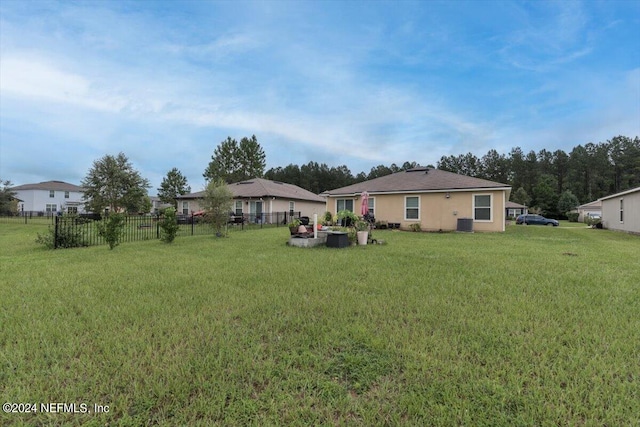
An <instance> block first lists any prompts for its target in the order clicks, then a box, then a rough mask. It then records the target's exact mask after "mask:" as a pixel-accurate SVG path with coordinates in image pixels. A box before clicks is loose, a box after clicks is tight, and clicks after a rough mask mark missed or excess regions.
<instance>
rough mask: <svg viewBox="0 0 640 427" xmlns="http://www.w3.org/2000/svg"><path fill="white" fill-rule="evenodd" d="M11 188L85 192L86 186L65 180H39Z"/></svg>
mask: <svg viewBox="0 0 640 427" xmlns="http://www.w3.org/2000/svg"><path fill="white" fill-rule="evenodd" d="M11 190H13V191H20V190H48V191H51V190H54V191H77V192H84V188H82V187H79V186H77V185H73V184H69V183H68V182H64V181H44V182H39V183H37V184H23V185H18V186H17V187H13V188H12V189H11Z"/></svg>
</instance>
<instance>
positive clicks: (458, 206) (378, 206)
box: [323, 167, 511, 231]
mask: <svg viewBox="0 0 640 427" xmlns="http://www.w3.org/2000/svg"><path fill="white" fill-rule="evenodd" d="M364 191H366V192H367V193H368V195H369V197H368V206H369V211H370V213H371V214H373V215H374V216H375V218H376V221H386V222H387V223H389V224H399V228H401V229H408V228H410V227H411V225H412V224H420V228H421V229H422V230H424V231H440V230H442V231H449V230H457V229H458V228H459V225H460V223H461V222H459V221H458V220H463V222H464V223H467V224H468V223H469V222H471V224H472V225H473V231H504V230H505V219H506V203H507V200H509V195H510V194H511V187H510V186H509V185H507V184H501V183H498V182H492V181H487V180H484V179H479V178H472V177H469V176H464V175H458V174H455V173H452V172H446V171H443V170H439V169H433V168H423V167H419V168H413V169H409V170H406V171H402V172H397V173H394V174H391V175H386V176H382V177H379V178H375V179H372V180H369V181H364V182H360V183H358V184H353V185H349V186H346V187H342V188H337V189H335V190H330V191H326V192H324V193H323V195H324V196H326V199H327V206H326V210H327V211H329V212H331V213H333V214H336V213H338V212H339V211H341V210H343V209H347V210H351V211H353V212H354V213H356V214H360V212H362V211H361V200H362V197H361V195H362V193H363V192H364Z"/></svg>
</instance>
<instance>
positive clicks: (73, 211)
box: [67, 206, 78, 214]
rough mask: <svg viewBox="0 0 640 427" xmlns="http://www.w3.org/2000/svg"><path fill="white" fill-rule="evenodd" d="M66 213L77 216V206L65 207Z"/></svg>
mask: <svg viewBox="0 0 640 427" xmlns="http://www.w3.org/2000/svg"><path fill="white" fill-rule="evenodd" d="M67 213H68V214H77V213H78V207H77V206H67Z"/></svg>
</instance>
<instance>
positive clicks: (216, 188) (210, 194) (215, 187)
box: [202, 179, 233, 235]
mask: <svg viewBox="0 0 640 427" xmlns="http://www.w3.org/2000/svg"><path fill="white" fill-rule="evenodd" d="M232 207H233V193H232V192H231V190H230V189H229V187H228V186H227V183H226V182H224V181H223V180H221V179H217V180H214V181H210V182H209V183H208V184H207V187H206V188H205V190H204V195H203V198H202V208H203V209H204V211H205V215H204V219H205V221H207V222H208V223H209V224H211V226H213V228H214V230H215V231H216V234H218V235H222V234H224V230H226V225H227V222H228V221H229V212H231V209H232Z"/></svg>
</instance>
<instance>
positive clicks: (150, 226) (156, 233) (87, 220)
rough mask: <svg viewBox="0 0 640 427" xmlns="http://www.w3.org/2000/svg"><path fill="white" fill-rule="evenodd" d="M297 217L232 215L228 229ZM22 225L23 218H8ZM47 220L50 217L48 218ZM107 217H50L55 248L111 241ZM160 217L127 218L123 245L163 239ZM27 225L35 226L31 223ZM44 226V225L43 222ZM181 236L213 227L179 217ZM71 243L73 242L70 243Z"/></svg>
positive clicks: (204, 232)
mask: <svg viewBox="0 0 640 427" xmlns="http://www.w3.org/2000/svg"><path fill="white" fill-rule="evenodd" d="M292 216H293V217H295V218H300V212H293V213H291V212H274V213H268V214H267V213H264V214H243V215H230V217H229V221H228V223H227V230H228V231H230V232H234V231H240V230H252V229H261V228H268V227H285V226H286V224H287V223H288V222H289V221H290V219H291V218H292ZM5 218H6V219H10V220H11V221H17V222H18V223H21V220H24V218H22V217H5ZM44 218H46V217H44ZM105 218H106V217H104V218H103V217H102V216H101V215H99V214H96V215H94V214H80V215H60V216H51V217H50V218H49V221H50V223H49V228H50V230H51V232H52V233H53V240H54V245H53V246H54V249H57V248H62V247H68V245H71V246H96V245H104V244H107V242H106V241H105V240H104V238H103V237H102V236H100V234H99V232H98V223H99V222H100V221H104V220H105ZM160 220H161V216H159V215H129V216H126V217H125V223H124V232H123V235H122V237H121V239H120V242H122V243H126V242H135V241H142V240H153V239H159V238H160ZM27 223H33V221H32V222H27ZM40 224H43V223H42V222H40ZM178 225H179V230H178V233H177V236H196V235H213V234H214V233H215V231H214V229H213V227H211V225H210V224H209V223H208V222H206V221H205V220H204V218H202V217H201V216H196V215H178ZM70 242H71V243H70Z"/></svg>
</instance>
